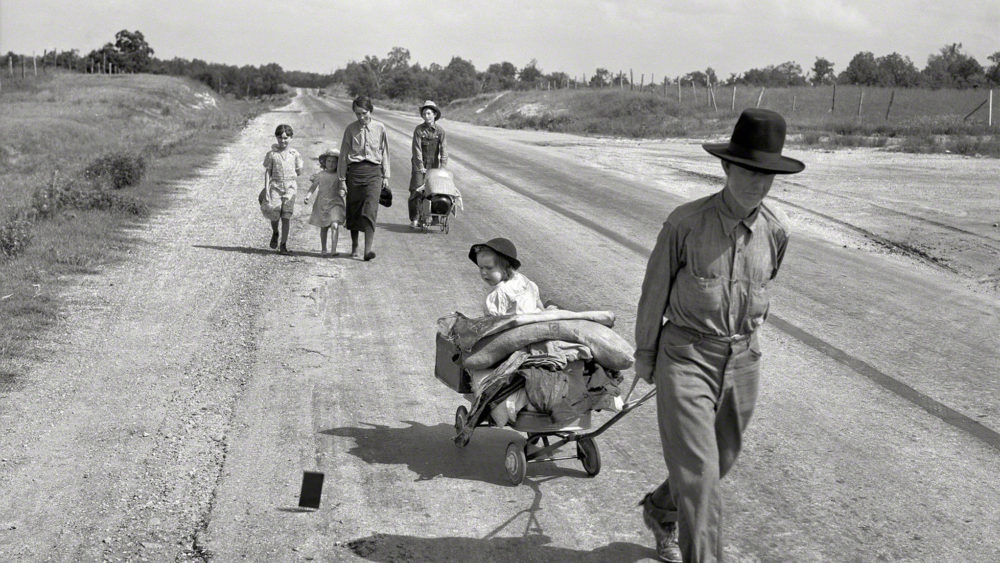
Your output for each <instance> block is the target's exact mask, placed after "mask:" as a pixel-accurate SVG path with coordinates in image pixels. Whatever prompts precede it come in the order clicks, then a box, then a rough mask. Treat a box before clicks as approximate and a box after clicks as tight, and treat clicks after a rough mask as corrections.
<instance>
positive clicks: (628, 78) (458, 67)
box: [334, 43, 1000, 102]
mask: <svg viewBox="0 0 1000 563" xmlns="http://www.w3.org/2000/svg"><path fill="white" fill-rule="evenodd" d="M988 58H989V60H990V62H991V63H992V64H991V65H990V66H988V67H983V66H982V65H980V64H979V62H978V61H976V59H975V58H973V57H972V56H970V55H968V54H966V53H964V52H963V51H962V44H961V43H953V44H950V45H945V46H944V47H942V48H941V49H940V51H939V52H937V53H934V54H931V55H930V56H929V57H928V58H927V65H926V66H925V67H924V68H923V69H922V70H918V69H917V67H916V65H915V64H914V63H913V61H911V60H910V58H909V57H906V56H903V55H900V54H899V53H890V54H888V55H884V56H880V57H876V56H875V55H874V54H873V53H871V52H868V51H863V52H860V53H858V54H856V55H855V56H854V57H853V58H852V59H851V61H850V62H849V63H848V64H847V66H846V68H845V69H844V70H843V71H841V72H840V73H839V74H838V73H836V72H835V70H834V63H833V62H831V61H830V60H828V59H826V58H823V57H817V58H816V61H815V63H814V64H813V66H812V68H811V69H810V70H809V71H808V72H803V70H802V67H801V66H800V65H799V64H798V63H796V62H794V61H788V62H784V63H781V64H778V65H769V66H766V67H763V68H752V69H749V70H747V71H745V72H742V73H739V74H735V73H734V74H731V75H730V76H729V78H727V79H725V80H720V79H719V77H718V76H716V73H715V71H714V70H713V69H712V68H707V69H705V70H704V71H700V70H697V71H692V72H689V73H687V74H684V75H681V76H677V77H666V76H665V77H663V80H662V81H661V82H660V83H658V84H653V81H652V76H650V80H649V81H648V82H646V81H645V75H643V76H642V79H641V80H642V82H640V84H639V86H645V87H649V88H657V87H663V86H666V85H667V84H673V85H677V84H685V85H686V84H692V83H693V84H696V85H699V86H704V85H707V84H711V85H713V86H715V85H720V84H721V85H730V86H731V85H734V84H742V85H747V86H766V87H782V86H806V85H814V86H818V85H822V84H834V83H837V84H853V85H861V86H887V87H926V88H978V87H994V86H1000V51H997V52H996V53H993V54H992V55H990V56H989V57H988ZM334 78H335V79H336V80H337V81H338V82H340V83H342V84H344V85H345V86H346V87H347V90H348V92H349V93H350V94H351V95H352V96H354V95H358V94H368V95H371V96H375V97H388V98H394V99H435V100H438V101H442V102H449V101H451V100H454V99H457V98H465V97H469V96H473V95H476V94H481V93H488V92H499V91H503V90H516V89H533V88H571V87H580V86H586V87H591V88H608V87H630V88H634V87H635V86H636V84H634V82H635V76H634V75H633V74H632V73H631V71H630V72H629V73H628V74H626V73H625V72H622V71H619V72H617V73H614V72H611V71H609V70H608V69H606V68H598V69H596V70H595V71H594V73H593V74H592V75H591V76H590V77H589V78H588V77H586V76H581V77H576V76H569V75H567V74H566V73H564V72H551V73H545V72H543V71H542V70H541V69H540V68H538V61H536V60H534V59H532V60H531V62H529V63H528V64H527V65H525V66H524V67H522V68H520V69H519V68H517V67H516V66H514V65H513V64H512V63H510V62H501V63H493V64H491V65H489V66H488V67H487V68H486V70H484V71H477V70H476V67H475V66H474V65H473V64H472V63H471V62H470V61H467V60H464V59H462V58H461V57H453V58H452V59H451V61H450V62H449V63H448V65H447V66H444V67H442V66H441V65H438V64H436V63H432V64H430V65H428V66H427V67H423V66H421V65H420V64H418V63H414V64H410V51H409V50H408V49H405V48H403V47H393V48H392V50H391V51H389V53H388V54H387V55H386V56H385V57H384V58H379V57H378V56H375V55H368V56H366V57H365V58H364V59H363V60H360V61H351V62H349V63H348V64H347V65H346V66H345V67H344V68H342V69H338V70H337V71H336V72H335V73H334Z"/></svg>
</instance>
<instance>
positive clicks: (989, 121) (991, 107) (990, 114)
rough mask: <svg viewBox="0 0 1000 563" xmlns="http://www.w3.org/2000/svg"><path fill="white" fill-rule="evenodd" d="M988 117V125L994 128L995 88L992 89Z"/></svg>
mask: <svg viewBox="0 0 1000 563" xmlns="http://www.w3.org/2000/svg"><path fill="white" fill-rule="evenodd" d="M988 115H989V117H988V118H987V120H986V124H987V125H988V126H990V127H993V88H990V111H989V113H988Z"/></svg>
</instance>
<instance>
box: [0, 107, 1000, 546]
mask: <svg viewBox="0 0 1000 563" xmlns="http://www.w3.org/2000/svg"><path fill="white" fill-rule="evenodd" d="M376 118H377V119H381V120H383V121H384V122H385V123H386V124H387V125H388V126H389V135H390V147H391V148H390V150H391V152H392V166H393V170H394V175H393V179H392V187H393V190H394V193H395V195H396V203H395V204H394V206H393V207H392V208H389V209H382V211H381V213H380V216H379V219H380V228H379V230H378V232H377V240H376V245H375V250H376V252H377V253H378V257H377V258H376V259H375V260H374V261H373V262H369V263H365V262H359V261H354V260H351V259H349V258H346V257H340V258H333V259H323V258H320V257H319V256H318V241H317V240H316V236H317V235H316V229H314V228H312V227H311V226H309V225H307V224H306V223H305V218H306V217H307V214H305V213H300V215H299V216H298V218H297V219H296V220H295V222H294V224H293V235H292V240H291V244H290V247H292V248H293V249H295V250H305V251H306V252H299V253H298V255H297V256H295V257H292V258H287V257H279V256H277V255H275V254H273V253H271V252H269V251H263V250H262V249H263V248H264V245H265V244H266V242H267V238H268V234H269V233H268V230H267V227H266V225H265V223H263V221H262V220H261V219H260V217H259V212H258V211H257V210H256V206H255V203H254V201H253V194H255V193H256V189H255V186H256V185H257V184H258V183H259V166H260V164H259V161H260V160H261V158H262V156H263V153H264V151H265V150H266V148H267V145H268V144H269V143H270V140H269V135H270V133H271V131H273V129H274V126H275V125H276V124H277V123H279V122H287V123H290V124H291V125H293V127H295V130H296V137H295V141H294V142H295V146H296V147H297V148H298V149H299V150H300V151H301V152H302V153H303V154H304V155H307V156H314V155H316V154H318V153H319V152H321V151H322V149H324V148H326V147H327V146H330V145H335V144H336V143H338V142H339V139H340V136H341V133H342V131H343V127H344V126H345V125H346V124H347V123H348V122H349V120H350V119H351V115H350V112H349V107H348V103H347V102H344V101H342V100H337V101H332V100H327V99H319V98H316V97H313V96H311V95H308V94H305V95H303V96H300V97H298V98H297V99H296V100H295V101H294V102H293V103H292V104H291V105H290V106H288V107H286V108H284V109H282V110H280V111H277V112H273V113H271V114H267V115H264V116H262V117H260V118H259V119H257V120H255V121H254V122H253V123H252V124H251V125H250V127H248V128H247V130H246V131H245V134H244V135H243V136H242V137H241V139H240V140H239V141H237V142H236V143H234V144H233V145H231V146H229V147H227V148H226V150H225V151H224V152H223V154H222V155H221V156H220V158H219V159H218V160H217V162H216V163H215V164H214V165H213V166H212V167H211V169H209V170H207V171H206V172H205V174H204V175H203V176H202V177H201V178H199V179H197V180H194V181H192V182H190V183H187V184H185V185H183V186H181V187H180V188H181V190H180V191H181V194H182V195H181V196H180V197H179V201H178V204H177V206H176V207H175V208H174V209H172V210H171V211H170V212H169V213H166V214H164V216H162V217H158V218H157V220H156V221H154V222H153V224H152V225H151V226H150V227H149V228H148V229H141V230H138V231H137V232H136V233H135V234H136V236H138V237H139V239H140V241H141V242H140V245H139V247H138V248H137V251H136V254H135V257H134V260H131V261H129V263H127V264H123V265H120V266H116V267H114V268H112V269H111V270H110V271H108V272H106V273H104V274H102V275H100V276H95V277H92V278H88V279H86V280H83V284H82V285H81V289H80V290H79V291H78V292H77V294H76V295H74V296H73V297H74V307H75V309H74V315H73V318H72V319H70V320H69V321H67V323H66V325H65V327H64V328H63V331H62V332H61V333H59V334H54V335H52V337H51V339H50V341H49V342H48V343H47V345H48V346H49V347H50V348H51V349H52V359H51V360H50V361H48V362H45V363H44V364H42V365H40V366H38V368H37V369H35V370H34V371H33V372H32V373H31V375H30V376H29V377H27V378H25V379H24V381H23V382H22V384H21V385H20V387H19V388H18V389H16V390H13V391H11V392H10V393H8V394H7V395H6V396H4V397H3V398H0V409H2V411H0V428H2V430H0V453H2V455H0V457H2V458H3V459H2V461H0V483H2V484H0V487H3V488H4V493H5V494H4V495H3V496H2V497H0V558H4V559H11V558H12V559H38V558H52V559H62V560H71V559H97V558H102V557H103V558H107V559H113V560H116V559H129V558H132V559H137V558H141V557H148V558H150V559H164V558H167V559H218V560H223V561H229V560H235V559H243V558H246V559H251V560H299V559H316V560H370V561H423V560H447V561H480V560H483V561H486V560H490V561H641V560H648V559H650V558H652V557H653V556H654V552H653V550H652V549H651V546H652V541H651V536H650V535H649V534H648V533H647V532H646V531H645V530H644V529H643V527H642V523H641V519H640V514H639V512H638V511H637V509H636V506H635V505H636V503H637V502H638V500H639V498H641V496H642V494H643V493H644V492H645V491H647V490H649V489H650V488H651V487H653V486H655V485H656V484H657V483H658V482H659V481H660V480H662V478H663V477H664V472H665V470H664V465H663V461H662V457H661V452H660V447H659V441H658V438H657V434H656V427H655V413H654V409H653V408H651V407H652V405H649V407H650V408H645V407H643V408H640V409H639V410H637V411H635V412H634V413H632V415H630V416H629V417H626V418H625V419H623V420H622V421H621V422H620V423H619V424H618V425H616V426H614V427H613V428H612V429H610V430H609V431H608V432H606V433H605V434H604V435H602V436H601V437H600V438H599V439H598V445H599V447H600V450H601V456H602V460H603V469H602V471H601V473H600V475H598V476H597V477H595V478H587V477H586V476H585V474H584V472H583V471H582V468H581V467H580V466H579V464H578V463H576V462H572V461H563V462H559V463H556V464H551V463H549V464H538V465H532V466H530V467H529V472H528V477H527V479H526V480H525V483H524V484H522V485H521V486H520V487H512V486H509V484H508V483H507V482H506V478H505V475H504V470H503V454H504V448H505V447H506V444H507V443H508V442H509V441H511V440H516V439H518V434H517V433H515V432H512V431H510V430H499V429H496V430H480V431H477V432H476V434H475V435H474V436H473V439H472V442H471V443H470V444H469V446H468V447H466V448H465V449H463V450H458V449H456V448H455V447H454V446H452V445H451V443H450V438H451V435H452V429H451V421H452V417H453V413H454V410H455V408H456V407H457V406H458V405H459V404H461V399H460V397H459V396H457V395H454V394H452V393H451V392H450V391H449V390H447V389H446V388H445V387H444V386H443V385H442V384H440V383H439V382H437V381H436V380H434V379H433V377H432V376H431V373H432V366H433V354H434V350H433V336H434V321H435V319H436V318H438V317H439V316H442V315H443V314H446V313H448V312H451V311H454V310H461V311H465V312H467V313H474V312H475V311H476V310H477V303H478V299H479V297H480V296H481V295H482V293H483V292H484V291H485V286H483V284H482V282H481V281H480V280H479V278H478V275H477V271H476V269H475V267H474V266H473V265H472V264H471V263H470V262H469V261H468V258H467V257H466V252H467V249H468V247H469V245H470V244H472V243H473V242H478V241H482V240H485V239H487V238H491V237H493V236H500V235H502V236H508V237H510V238H512V239H513V240H514V241H515V242H516V243H517V245H518V250H519V256H523V262H524V267H523V271H524V272H525V273H526V274H527V275H528V276H529V277H530V278H531V279H533V280H534V281H536V282H537V283H538V285H539V287H540V288H541V291H542V293H543V296H544V297H545V298H553V299H556V300H557V301H559V302H560V303H563V304H565V305H566V306H567V307H570V308H574V309H608V310H612V311H614V312H616V313H617V314H618V316H619V322H618V325H617V327H616V328H617V330H618V331H619V332H620V333H621V334H623V335H625V336H626V337H627V338H629V339H631V337H632V330H633V323H634V316H635V304H636V302H637V300H638V291H639V284H640V283H641V278H642V274H643V270H644V266H645V258H646V255H647V253H648V250H649V248H651V246H652V244H653V241H654V240H655V236H656V233H657V232H658V230H659V227H660V224H661V223H662V221H663V219H664V218H665V216H666V214H667V213H668V212H669V211H670V210H671V209H672V208H673V207H674V206H676V205H677V204H678V203H680V202H681V201H683V200H684V199H687V198H690V197H694V196H695V195H700V194H702V193H709V192H710V191H712V190H714V189H717V188H718V186H712V185H709V184H708V183H706V181H705V178H704V175H705V174H706V173H708V171H707V170H706V169H701V168H698V169H697V170H696V171H697V172H699V173H700V175H692V174H691V170H692V168H691V166H695V167H698V166H701V164H694V165H691V164H686V165H683V166H682V165H677V166H662V167H658V168H657V170H656V172H655V178H650V177H649V176H644V175H643V174H640V175H632V174H627V173H622V172H616V171H615V170H613V169H612V168H613V167H608V166H601V165H599V162H597V161H598V160H599V159H596V158H595V159H581V158H574V157H572V156H571V153H567V152H566V151H565V150H563V149H562V148H559V147H556V146H546V142H544V141H543V139H549V138H552V139H556V138H558V139H559V140H560V142H562V141H564V140H565V139H567V138H569V137H568V136H552V137H546V136H545V135H544V134H539V133H531V132H507V131H500V130H492V129H484V128H479V127H474V126H470V125H465V124H461V123H453V122H449V121H445V122H444V125H445V126H446V127H447V128H448V135H449V143H450V148H451V154H452V160H451V164H450V168H451V169H452V170H453V171H454V173H455V175H456V179H457V181H458V183H459V185H460V187H461V188H462V190H463V194H464V196H465V197H464V199H465V206H466V210H465V212H463V213H460V214H459V216H458V217H457V218H456V219H455V220H454V225H453V228H452V230H451V233H450V234H448V235H443V234H423V233H414V232H411V231H410V230H409V228H408V227H407V226H406V223H407V221H406V211H405V193H406V185H407V182H408V179H409V178H408V176H409V165H408V158H409V151H408V147H409V139H410V134H411V132H412V129H413V127H414V126H415V124H416V123H417V118H416V116H409V115H403V114H397V113H395V112H384V111H379V110H376ZM532 139H533V140H534V142H529V141H530V140H532ZM590 142H591V141H588V143H590ZM608 143H609V145H610V144H611V143H613V141H608ZM676 147H677V148H676V150H677V151H678V153H679V154H682V155H683V158H681V159H680V161H683V162H686V163H698V162H700V161H698V159H697V158H696V157H695V155H696V154H697V151H699V150H700V149H699V148H698V147H697V146H696V145H694V146H691V145H689V144H684V143H677V145H676ZM799 156H801V157H802V159H803V160H805V161H806V162H807V163H810V162H811V160H810V153H800V155H799ZM703 158H704V159H705V161H706V162H708V163H711V159H710V157H708V156H707V155H704V157H703ZM873 158H877V156H875V157H873ZM816 160H817V161H820V163H819V164H817V165H816V166H814V167H810V168H809V169H807V171H806V173H804V174H802V175H800V176H798V177H796V178H794V181H795V182H799V183H802V184H804V185H806V186H809V185H810V182H811V181H812V180H811V179H810V174H815V176H813V177H814V178H822V177H829V176H830V175H835V174H837V173H838V172H841V170H839V169H838V168H837V167H838V166H849V164H848V165H844V164H836V165H833V164H825V163H823V159H821V158H816ZM314 166H315V163H311V168H310V171H311V170H312V169H313V168H312V167H314ZM925 172H926V175H925V176H921V178H920V180H919V181H926V182H928V183H932V182H942V181H947V178H948V176H949V171H948V170H947V169H943V170H939V171H938V172H937V173H936V174H935V172H934V170H930V169H928V170H926V171H925ZM644 174H648V172H646V171H644ZM784 181H785V180H784V179H783V180H781V181H779V182H777V183H776V186H775V190H774V192H775V194H776V195H779V196H780V194H783V193H784V192H785V190H786V189H789V188H791V187H792V186H791V185H788V184H785V183H784ZM795 203H796V205H799V208H793V209H789V211H790V213H791V215H792V217H793V220H795V221H796V223H797V224H799V223H801V225H802V226H803V228H802V229H801V232H797V233H796V235H795V236H794V238H793V241H792V245H791V247H790V249H789V252H788V255H787V256H786V259H785V265H784V266H783V269H782V272H781V274H780V275H779V278H778V285H777V288H776V289H775V293H774V305H773V309H772V317H771V319H770V320H769V322H768V324H767V325H766V326H765V328H764V329H763V330H764V334H763V336H764V338H763V339H762V341H763V347H764V354H765V358H764V360H765V363H764V373H763V380H762V390H761V397H760V402H759V405H758V409H757V411H756V414H755V419H754V422H753V423H752V425H751V427H750V429H749V431H748V433H747V436H746V447H745V449H744V453H743V455H742V457H741V459H740V461H739V462H738V464H737V466H736V469H735V470H734V471H733V472H732V473H731V475H730V477H729V478H727V480H726V482H725V502H726V522H725V537H726V544H727V548H726V549H727V553H728V555H730V556H731V558H732V559H734V560H737V561H756V560H761V561H793V560H794V561H831V560H843V561H869V560H921V561H924V560H926V561H929V560H963V561H965V560H968V561H995V560H1000V541H998V540H997V539H996V538H997V537H998V536H1000V522H998V519H997V518H996V507H997V506H998V504H1000V479H998V478H997V476H998V475H1000V440H998V435H997V430H998V429H1000V401H998V399H997V397H998V396H1000V395H998V385H1000V383H998V381H997V378H996V374H997V372H998V367H1000V350H998V349H997V346H996V343H997V341H998V335H1000V331H998V327H1000V321H998V313H1000V301H998V300H997V298H996V297H995V296H994V295H993V294H991V293H989V292H983V291H972V290H970V289H969V288H968V287H969V284H968V283H966V282H965V281H963V280H962V279H961V278H959V277H958V276H957V275H956V274H954V273H952V272H949V271H947V270H946V269H944V268H940V267H936V266H929V265H927V264H924V263H921V262H919V261H914V260H912V259H910V258H907V257H903V258H901V257H899V256H897V255H885V254H882V253H874V252H868V251H865V250H864V249H858V248H856V247H853V246H851V245H847V247H846V248H845V245H844V244H841V242H842V240H841V238H839V235H838V236H833V235H832V234H831V233H836V232H838V231H837V229H841V228H844V227H843V225H839V226H838V225H836V224H831V225H830V226H828V228H826V229H817V228H815V222H816V221H818V220H820V219H817V218H816V217H817V215H816V213H821V214H822V213H826V214H828V215H829V211H830V210H829V209H827V208H825V207H823V206H822V205H820V203H821V202H819V201H817V202H816V205H815V207H816V208H810V203H809V202H808V201H806V202H802V201H796V202H795ZM954 226H955V227H962V228H964V226H962V225H954ZM865 228H866V229H867V227H865ZM348 241H349V237H348V236H347V235H346V233H344V234H343V235H342V237H341V245H340V250H341V252H342V253H345V254H346V252H347V250H348V249H349V246H348ZM984 244H987V246H988V244H989V243H988V242H987V243H984ZM112 284H113V285H112ZM629 376H631V374H629ZM302 470H320V471H323V472H324V473H325V475H326V485H325V490H324V500H323V505H322V507H321V509H320V510H319V511H318V512H311V511H300V510H299V509H298V508H297V507H296V500H297V494H298V486H299V479H300V478H301V472H302Z"/></svg>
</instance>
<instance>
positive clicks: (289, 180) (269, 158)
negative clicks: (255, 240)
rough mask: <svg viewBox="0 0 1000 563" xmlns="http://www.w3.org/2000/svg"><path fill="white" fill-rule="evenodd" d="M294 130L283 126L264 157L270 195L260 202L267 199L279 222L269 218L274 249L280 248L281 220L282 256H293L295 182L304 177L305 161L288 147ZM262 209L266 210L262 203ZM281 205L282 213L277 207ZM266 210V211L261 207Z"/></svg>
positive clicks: (276, 131)
mask: <svg viewBox="0 0 1000 563" xmlns="http://www.w3.org/2000/svg"><path fill="white" fill-rule="evenodd" d="M292 135H293V132H292V126H291V125H286V124H284V123H282V124H281V125H279V126H278V127H277V128H276V129H275V130H274V138H275V140H276V141H277V142H276V143H274V144H273V145H271V150H269V151H267V154H266V155H265V156H264V185H265V186H266V189H267V194H261V198H262V199H263V198H264V196H265V195H266V196H267V201H268V202H269V205H270V206H271V207H272V208H274V210H275V211H277V213H276V215H278V217H277V218H273V219H271V218H269V219H270V221H271V244H270V246H271V248H278V220H279V219H280V220H281V248H280V249H279V250H278V252H280V253H281V254H291V252H289V251H288V247H287V246H286V243H287V242H288V223H289V221H290V220H291V218H292V214H293V213H294V212H295V190H296V188H297V187H298V184H297V183H296V178H297V177H298V175H299V174H301V173H302V165H303V162H302V157H301V156H300V155H299V151H297V150H295V149H293V148H291V147H290V146H288V145H289V143H290V142H291V140H292ZM261 203H262V206H263V202H261ZM279 203H280V211H279V210H278V206H279ZM262 209H263V207H262Z"/></svg>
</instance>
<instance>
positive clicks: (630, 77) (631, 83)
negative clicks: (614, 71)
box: [628, 69, 635, 90]
mask: <svg viewBox="0 0 1000 563" xmlns="http://www.w3.org/2000/svg"><path fill="white" fill-rule="evenodd" d="M634 86H635V75H633V74H632V69H628V89H629V90H634V89H635V88H634Z"/></svg>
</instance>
